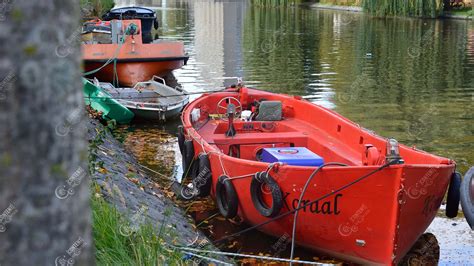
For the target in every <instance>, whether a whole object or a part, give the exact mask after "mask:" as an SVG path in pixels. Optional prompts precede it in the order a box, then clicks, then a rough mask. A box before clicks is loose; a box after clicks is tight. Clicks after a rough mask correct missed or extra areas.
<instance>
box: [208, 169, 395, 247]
mask: <svg viewBox="0 0 474 266" xmlns="http://www.w3.org/2000/svg"><path fill="white" fill-rule="evenodd" d="M397 163H398V161H397V160H394V161H390V162H388V163H386V164H384V165H382V166H380V167H379V168H377V169H375V170H373V171H372V172H369V173H367V174H365V175H363V176H361V177H359V178H357V179H356V180H354V181H352V182H350V183H348V184H346V185H344V186H342V187H340V188H338V189H336V190H333V191H332V192H329V193H327V194H325V195H323V196H321V197H319V198H317V199H314V200H312V201H308V202H306V203H305V204H303V205H301V206H300V207H299V208H296V209H293V210H289V211H286V212H284V213H282V214H279V215H277V216H275V217H273V218H272V219H269V220H267V221H264V222H261V223H259V224H256V225H253V226H251V227H248V228H246V229H243V230H241V231H239V232H236V233H233V234H230V235H228V236H225V237H223V238H221V239H218V240H216V241H213V244H216V243H219V242H222V241H224V240H227V239H229V238H232V237H235V236H238V235H241V234H243V233H246V232H248V231H251V230H253V229H256V228H258V227H261V226H264V225H266V224H269V223H271V222H274V221H276V220H278V219H280V218H282V217H285V216H287V215H289V214H292V213H294V212H296V211H298V210H301V209H303V208H305V207H307V206H309V205H311V204H313V203H315V202H317V201H320V200H323V199H325V198H328V197H330V196H333V195H334V194H336V193H339V192H341V191H342V190H345V189H347V188H349V187H351V186H353V185H355V184H357V183H359V182H361V181H362V180H364V179H366V178H367V177H369V176H371V175H373V174H375V173H377V172H379V171H381V170H383V169H384V168H386V167H388V166H390V165H392V164H397Z"/></svg>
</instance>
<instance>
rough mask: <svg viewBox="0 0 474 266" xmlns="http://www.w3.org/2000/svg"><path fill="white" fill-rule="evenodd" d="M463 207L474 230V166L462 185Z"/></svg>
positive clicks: (465, 176) (465, 215)
mask: <svg viewBox="0 0 474 266" xmlns="http://www.w3.org/2000/svg"><path fill="white" fill-rule="evenodd" d="M461 207H462V211H463V213H464V217H465V218H466V221H467V223H468V224H469V226H471V229H472V230H474V166H473V167H471V169H469V170H468V171H467V173H466V174H465V175H464V178H463V180H462V183H461Z"/></svg>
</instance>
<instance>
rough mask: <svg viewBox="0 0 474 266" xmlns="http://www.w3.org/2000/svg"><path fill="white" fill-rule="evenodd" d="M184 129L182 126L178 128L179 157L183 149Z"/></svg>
mask: <svg viewBox="0 0 474 266" xmlns="http://www.w3.org/2000/svg"><path fill="white" fill-rule="evenodd" d="M184 140H185V137H184V127H183V126H178V146H179V151H180V152H181V155H183V154H184V153H183V149H184Z"/></svg>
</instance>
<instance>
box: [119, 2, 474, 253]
mask: <svg viewBox="0 0 474 266" xmlns="http://www.w3.org/2000/svg"><path fill="white" fill-rule="evenodd" d="M116 2H117V5H118V6H123V5H131V4H136V5H142V6H149V7H152V8H153V9H156V10H157V15H158V18H159V21H160V29H159V30H158V31H156V32H155V34H156V35H158V36H159V37H160V38H163V39H176V40H181V41H184V43H185V46H186V50H187V52H188V54H189V56H190V59H189V61H188V64H187V65H186V66H185V67H183V68H182V69H180V70H176V71H174V78H175V79H176V81H177V82H178V83H179V84H180V85H181V86H182V87H183V88H184V89H185V90H187V91H190V92H198V91H205V90H216V89H221V88H224V87H225V86H228V85H231V84H235V83H236V78H238V77H242V79H243V81H244V84H246V85H248V86H252V87H256V88H259V89H264V90H269V91H274V92H282V93H287V94H294V95H302V96H307V97H309V98H310V99H309V100H310V101H312V102H314V103H316V104H320V105H323V106H325V107H328V108H331V109H333V110H335V111H336V112H339V113H340V114H342V115H344V116H345V117H347V118H349V119H351V120H352V121H355V122H356V123H358V124H360V125H361V126H363V127H365V128H368V129H370V130H373V131H375V132H376V133H377V134H379V135H382V136H385V137H394V138H396V139H397V140H399V141H400V142H401V143H404V144H407V145H410V146H416V147H417V148H420V149H423V150H425V151H428V152H431V153H435V154H438V155H441V156H445V157H448V158H451V159H454V160H455V161H456V162H457V165H458V169H459V170H460V171H461V172H463V173H464V172H465V171H467V169H468V168H469V167H470V166H472V165H474V152H473V149H474V107H473V106H474V105H473V101H474V24H473V23H472V22H468V21H462V20H431V19H430V20H422V19H408V18H387V19H381V18H372V17H369V16H366V15H364V14H360V13H350V12H339V11H329V10H315V9H309V8H300V7H292V8H264V7H259V6H255V5H252V4H251V2H246V1H210V0H200V1H178V0H176V1H154V0H151V1H147V0H144V1H126V0H125V1H116ZM196 97H197V96H196ZM177 125H179V121H178V120H176V121H170V122H169V123H168V124H166V125H157V124H134V125H131V126H128V127H121V128H119V129H117V131H116V135H117V136H118V137H119V138H120V139H121V140H122V141H123V142H124V143H125V145H126V146H127V148H129V149H130V150H131V151H132V152H133V153H134V154H135V155H136V156H137V158H138V159H139V160H140V162H141V163H142V164H144V165H146V166H147V167H149V168H151V169H154V170H156V171H159V172H160V173H162V174H165V175H168V176H169V175H172V173H173V171H174V170H175V169H176V164H177V163H179V160H175V159H176V158H177V156H178V155H177V154H176V153H178V151H177V144H176V138H175V134H176V126H177ZM175 161H178V162H175ZM162 185H163V186H165V184H162ZM207 203H209V204H207ZM181 204H182V205H183V206H185V207H188V208H189V212H190V213H191V215H192V216H193V217H194V218H195V219H196V222H197V224H199V227H201V228H202V229H203V230H204V231H205V232H206V233H207V234H208V236H209V237H210V238H211V239H219V238H221V237H223V236H224V235H226V234H229V233H232V232H236V231H238V230H241V229H243V228H245V225H243V224H240V223H239V222H238V221H230V222H229V221H225V219H223V218H222V217H220V216H219V215H217V216H214V217H213V218H212V219H210V220H206V218H207V217H210V216H212V215H213V214H215V213H217V212H218V211H217V209H216V207H215V206H214V205H213V204H212V202H210V201H209V202H205V204H203V202H198V204H189V203H181ZM280 242H282V241H279V242H278V239H275V238H271V237H268V236H265V235H263V234H261V233H258V232H255V231H253V232H251V233H249V234H245V235H243V236H241V237H239V238H238V239H235V240H232V241H228V242H227V243H225V245H226V246H225V249H226V250H230V251H239V252H246V253H253V254H258V253H262V254H270V255H275V253H277V252H276V251H277V250H282V251H279V252H278V254H276V255H278V256H281V257H288V255H289V254H288V250H287V248H286V247H289V245H285V247H283V248H282V247H281V246H280V247H275V244H276V243H280ZM285 248H286V249H285ZM297 255H298V256H299V257H301V258H303V259H310V260H312V259H321V258H323V259H324V257H321V256H320V255H318V254H314V253H311V252H308V251H305V250H302V249H301V250H300V251H299V253H298V254H297ZM315 257H316V258H315Z"/></svg>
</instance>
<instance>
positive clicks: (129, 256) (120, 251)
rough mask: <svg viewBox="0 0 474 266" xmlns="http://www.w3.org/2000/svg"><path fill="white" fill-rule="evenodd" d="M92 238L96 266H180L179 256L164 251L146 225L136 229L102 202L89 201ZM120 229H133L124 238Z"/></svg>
mask: <svg viewBox="0 0 474 266" xmlns="http://www.w3.org/2000/svg"><path fill="white" fill-rule="evenodd" d="M92 215H93V216H92V217H93V235H94V243H95V247H96V263H97V265H181V264H183V262H182V258H183V254H181V253H179V252H176V251H173V250H171V249H168V248H166V245H165V242H164V240H163V239H162V238H161V237H160V235H163V234H165V233H167V232H164V231H165V230H167V229H166V228H164V226H163V228H160V230H159V232H160V233H159V234H158V235H157V233H156V228H154V227H153V226H152V225H151V224H150V223H145V224H143V225H141V226H139V227H137V228H135V227H133V226H130V225H129V222H128V220H127V219H125V218H124V217H123V216H121V214H120V213H119V212H118V211H117V210H116V209H115V208H114V207H112V206H111V205H109V204H108V203H107V202H106V201H105V200H103V199H102V198H100V197H92ZM124 228H134V230H133V232H130V231H129V232H130V234H124V233H123V232H124V231H127V230H124ZM127 235H128V236H127Z"/></svg>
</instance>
